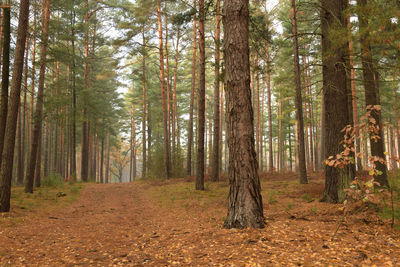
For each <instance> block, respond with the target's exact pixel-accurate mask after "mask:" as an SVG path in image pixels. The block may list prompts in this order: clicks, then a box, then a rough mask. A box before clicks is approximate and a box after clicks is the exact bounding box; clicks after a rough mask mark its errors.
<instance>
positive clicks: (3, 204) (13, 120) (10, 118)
mask: <svg viewBox="0 0 400 267" xmlns="http://www.w3.org/2000/svg"><path fill="white" fill-rule="evenodd" d="M28 22H29V0H21V1H20V11H19V19H18V32H17V41H16V47H15V55H14V71H13V76H12V80H11V92H10V98H9V105H8V109H7V119H6V121H7V123H6V127H5V134H4V146H3V151H2V155H1V157H2V160H1V167H0V212H8V211H10V197H11V178H12V167H13V160H14V146H15V133H16V126H17V116H18V107H19V104H20V96H21V83H22V72H23V68H24V54H25V43H26V36H27V32H28ZM4 82H5V80H3V83H4Z"/></svg>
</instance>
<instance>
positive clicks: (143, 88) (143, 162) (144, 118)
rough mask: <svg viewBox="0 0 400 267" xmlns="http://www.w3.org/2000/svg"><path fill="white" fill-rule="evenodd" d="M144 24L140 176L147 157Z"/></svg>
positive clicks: (144, 173)
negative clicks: (141, 158)
mask: <svg viewBox="0 0 400 267" xmlns="http://www.w3.org/2000/svg"><path fill="white" fill-rule="evenodd" d="M144 30H145V29H144V24H143V27H142V39H143V48H142V49H143V50H142V53H143V55H142V90H143V92H142V93H143V114H142V146H143V160H142V178H145V177H146V168H147V161H146V160H147V158H146V153H147V150H146V50H145V47H146V38H145V33H144Z"/></svg>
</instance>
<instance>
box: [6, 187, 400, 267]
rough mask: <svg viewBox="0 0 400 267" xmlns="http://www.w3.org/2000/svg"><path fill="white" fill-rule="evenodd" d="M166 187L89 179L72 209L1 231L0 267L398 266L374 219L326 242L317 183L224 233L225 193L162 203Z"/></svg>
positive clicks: (395, 244)
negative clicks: (260, 221)
mask: <svg viewBox="0 0 400 267" xmlns="http://www.w3.org/2000/svg"><path fill="white" fill-rule="evenodd" d="M180 182H181V183H188V182H185V181H184V180H181V181H180ZM266 183H267V184H268V185H269V186H272V185H277V182H276V181H275V182H271V183H270V182H266ZM278 184H279V182H278ZM164 186H165V183H160V184H158V185H156V184H153V185H149V184H136V183H134V184H112V185H88V186H86V187H85V189H84V190H83V192H82V195H81V197H80V198H79V200H77V201H76V202H75V203H74V204H72V205H70V206H69V207H66V208H63V209H62V210H59V211H53V212H50V213H46V214H41V215H40V216H39V215H37V216H33V217H30V218H28V219H26V220H25V221H24V222H21V223H18V224H17V225H14V226H12V227H5V228H3V229H0V266H77V265H87V266H113V265H123V266H171V265H177V266H329V265H331V266H371V265H373V264H375V265H376V266H392V265H393V266H396V265H400V253H399V252H400V241H399V240H400V239H399V236H398V234H397V232H395V231H393V230H391V229H390V226H389V225H388V224H387V223H385V222H383V221H382V220H380V219H379V218H378V217H376V216H373V215H368V216H366V215H363V216H361V217H360V216H353V217H351V218H347V219H346V220H345V222H344V223H343V226H342V227H341V228H340V229H339V231H338V233H337V235H336V238H335V240H334V241H331V238H332V235H333V232H334V231H335V229H336V226H337V223H338V221H340V220H341V216H340V212H339V211H338V206H337V205H329V204H324V203H320V202H318V201H312V200H310V202H308V201H307V199H306V198H305V197H303V198H305V200H302V199H301V196H303V195H304V194H308V195H310V196H311V197H313V196H314V195H317V194H319V191H320V190H321V183H320V182H318V181H314V182H313V181H312V182H311V184H310V185H307V186H305V187H303V188H301V189H299V190H298V191H292V192H290V190H288V191H289V193H288V194H286V195H277V196H276V198H277V202H278V203H270V204H265V216H266V219H267V226H266V228H265V229H261V230H254V229H246V230H235V229H233V230H227V229H223V228H222V222H223V221H222V220H223V216H224V215H225V214H226V208H225V204H226V200H225V199H220V200H219V201H216V202H215V205H208V206H200V205H198V204H196V201H191V202H189V203H188V204H187V205H180V204H179V205H174V206H173V208H171V206H165V205H160V204H159V202H158V199H157V198H155V197H154V194H151V193H149V190H152V188H155V187H159V188H162V187H164ZM172 186H173V185H172ZM221 186H224V185H223V184H222V183H221ZM295 187H297V186H295ZM264 193H265V192H264ZM267 193H268V192H267ZM299 197H300V198H299ZM265 198H266V196H264V202H265V203H268V200H266V199H265ZM270 202H273V201H270ZM290 205H292V206H293V207H290Z"/></svg>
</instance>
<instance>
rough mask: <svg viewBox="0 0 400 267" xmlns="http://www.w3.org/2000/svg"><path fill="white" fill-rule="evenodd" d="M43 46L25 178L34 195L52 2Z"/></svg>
mask: <svg viewBox="0 0 400 267" xmlns="http://www.w3.org/2000/svg"><path fill="white" fill-rule="evenodd" d="M42 12H43V14H42V21H43V22H42V24H43V27H42V44H41V48H40V74H39V85H38V95H37V100H36V111H35V124H34V126H33V133H32V147H31V151H30V154H31V155H30V159H29V161H28V167H27V170H26V178H25V193H33V182H34V175H35V167H36V160H37V155H38V149H39V146H40V134H41V132H42V131H41V128H42V116H43V95H44V79H45V74H46V56H47V43H48V37H49V36H48V31H49V22H50V0H45V1H43V2H42Z"/></svg>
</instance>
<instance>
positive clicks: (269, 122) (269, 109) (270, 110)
mask: <svg viewBox="0 0 400 267" xmlns="http://www.w3.org/2000/svg"><path fill="white" fill-rule="evenodd" d="M266 61H267V100H268V103H267V105H268V141H269V144H268V148H269V155H268V156H269V171H270V172H273V171H274V154H273V148H272V144H273V140H272V96H271V95H272V92H271V91H272V90H271V64H270V54H269V42H268V41H267V43H266Z"/></svg>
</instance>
